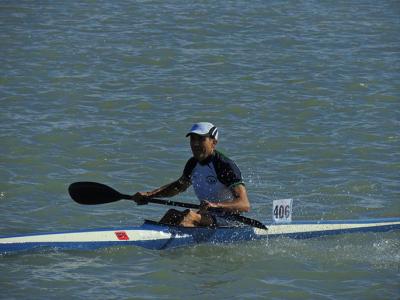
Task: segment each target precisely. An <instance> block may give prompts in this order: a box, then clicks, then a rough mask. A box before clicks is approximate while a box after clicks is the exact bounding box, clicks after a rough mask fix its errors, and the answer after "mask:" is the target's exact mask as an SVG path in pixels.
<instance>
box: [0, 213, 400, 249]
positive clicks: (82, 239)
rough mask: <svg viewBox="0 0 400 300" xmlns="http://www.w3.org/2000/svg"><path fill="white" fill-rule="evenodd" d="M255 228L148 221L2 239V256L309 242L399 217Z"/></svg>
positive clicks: (399, 224) (383, 226)
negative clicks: (272, 240)
mask: <svg viewBox="0 0 400 300" xmlns="http://www.w3.org/2000/svg"><path fill="white" fill-rule="evenodd" d="M265 226H266V229H263V228H257V227H252V226H247V225H243V226H235V227H216V228H212V227H181V226H169V225H165V224H160V223H158V222H155V221H149V220H146V221H145V222H144V224H143V225H141V226H136V227H121V228H114V229H112V228H111V229H110V228H109V229H94V230H93V229H92V230H81V231H70V232H57V233H41V234H29V235H19V236H8V237H0V253H1V254H6V253H13V252H16V251H31V250H46V249H52V250H92V249H98V248H104V247H115V246H139V247H144V248H147V249H153V250H162V249H169V248H177V247H182V246H191V245H195V244H200V243H212V244H225V243H233V242H244V241H253V240H262V239H269V238H277V237H288V238H294V239H308V238H314V237H322V236H330V235H336V234H345V233H355V232H386V231H392V230H399V229H400V218H383V219H364V220H337V221H334V220H330V221H328V220H319V221H294V222H291V223H267V224H265Z"/></svg>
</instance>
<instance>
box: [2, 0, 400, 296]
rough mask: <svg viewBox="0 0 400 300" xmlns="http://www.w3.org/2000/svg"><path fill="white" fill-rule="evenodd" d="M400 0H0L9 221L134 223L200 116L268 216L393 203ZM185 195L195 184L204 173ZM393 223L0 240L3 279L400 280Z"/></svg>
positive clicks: (139, 284)
mask: <svg viewBox="0 0 400 300" xmlns="http://www.w3.org/2000/svg"><path fill="white" fill-rule="evenodd" d="M399 14H400V5H399V3H398V1H379V2H376V1H367V0H365V1H361V0H360V1H351V2H349V1H334V2H329V1H327V2H326V1H324V2H321V1H268V2H266V1H251V2H250V3H249V2H248V1H203V2H198V1H185V2H179V1H170V2H164V1H125V2H123V3H116V2H114V1H96V2H93V1H67V2H65V1H64V2H47V1H35V2H31V1H19V2H13V1H1V2H0V28H1V29H0V40H1V43H0V51H1V56H0V60H1V73H0V97H1V108H2V109H1V111H0V122H1V129H0V138H1V147H0V154H1V160H0V164H1V168H0V178H1V180H0V200H1V201H0V212H1V221H2V222H1V223H2V226H1V227H0V234H1V235H10V234H18V233H32V232H44V231H63V230H75V229H83V228H98V227H110V226H111V227H114V226H118V225H138V224H140V223H141V222H142V220H143V218H149V219H157V218H159V216H161V215H162V213H163V212H164V211H165V209H166V208H165V207H160V206H157V205H149V206H146V207H136V206H134V205H133V204H131V203H127V202H123V201H121V202H118V203H114V204H110V205H102V206H96V207H84V206H79V205H77V204H74V203H73V202H72V201H71V200H70V199H69V197H68V195H67V192H66V190H67V187H68V185H69V184H70V183H72V182H74V181H80V180H91V181H99V182H104V183H107V184H109V185H112V186H113V187H115V188H117V189H118V190H120V191H122V192H124V193H134V192H136V191H144V190H148V189H152V188H155V187H158V186H160V185H162V184H165V183H168V182H170V181H172V180H174V179H176V178H178V177H179V176H180V174H181V171H182V168H183V165H184V164H185V162H186V160H187V159H188V158H189V156H190V150H189V147H188V141H187V139H186V138H185V137H184V135H185V134H186V132H187V130H188V129H189V128H190V126H191V124H192V123H193V122H195V121H200V120H205V121H211V122H213V123H215V124H216V125H217V126H218V127H219V129H220V143H219V145H218V146H219V149H221V150H222V151H223V152H225V153H226V154H228V155H229V156H231V157H232V158H234V159H235V160H236V162H237V163H238V165H239V166H240V168H241V170H242V173H243V176H244V178H245V181H246V183H247V188H248V191H249V196H250V198H251V201H252V211H251V213H249V214H248V215H249V216H250V217H255V218H258V219H260V220H269V219H271V206H272V205H271V204H272V200H273V199H279V198H287V197H292V198H294V199H295V200H294V201H295V202H294V203H295V204H294V205H295V212H294V213H295V216H294V218H296V219H346V218H352V219H353V218H354V219H357V218H369V217H394V216H399V215H400V202H399V196H400V190H399V181H400V180H399V179H400V178H399V174H400V173H399V171H400V163H399V161H400V159H399V158H400V155H399V153H400V152H399V146H400V136H399V124H400V121H399V111H400V101H399V92H400V75H399V71H400V57H399V49H400V38H399V35H398V32H399V31H400V18H399ZM177 200H181V201H188V202H190V201H195V199H194V195H193V192H192V191H189V192H188V193H185V194H183V195H182V196H180V197H179V198H177ZM399 266H400V256H399V234H398V233H395V232H394V233H384V234H355V235H351V236H338V237H331V238H325V239H316V240H308V241H291V240H285V239H279V240H274V241H269V242H265V241H264V242H255V243H245V244H235V245H200V246H196V247H193V248H184V249H177V250H172V251H162V252H154V251H148V250H143V249H139V248H123V247H122V248H116V249H104V250H98V251H91V252H80V251H70V252H41V253H25V254H18V255H8V256H3V257H0V287H1V294H0V298H2V299H43V298H47V299H71V298H73V299H88V298H89V299H96V298H100V299H205V298H209V297H211V296H212V297H215V298H216V299H232V298H233V299H337V298H339V299H378V298H379V299H395V298H398V297H399V295H400V286H399V283H398V282H400V275H399Z"/></svg>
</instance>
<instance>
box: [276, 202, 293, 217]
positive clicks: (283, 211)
mask: <svg viewBox="0 0 400 300" xmlns="http://www.w3.org/2000/svg"><path fill="white" fill-rule="evenodd" d="M274 216H275V219H283V218H285V219H287V218H289V216H290V206H289V205H286V206H284V205H275V207H274Z"/></svg>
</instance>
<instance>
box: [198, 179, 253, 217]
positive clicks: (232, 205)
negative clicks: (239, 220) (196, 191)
mask: <svg viewBox="0 0 400 300" xmlns="http://www.w3.org/2000/svg"><path fill="white" fill-rule="evenodd" d="M232 192H233V196H234V199H233V200H229V201H224V202H219V203H217V202H209V201H203V202H202V209H209V208H222V209H224V210H227V211H230V212H233V213H241V212H248V211H249V210H250V202H249V198H248V197H247V191H246V187H245V186H244V185H243V184H238V185H235V186H233V187H232Z"/></svg>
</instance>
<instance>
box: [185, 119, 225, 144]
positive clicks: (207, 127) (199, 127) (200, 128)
mask: <svg viewBox="0 0 400 300" xmlns="http://www.w3.org/2000/svg"><path fill="white" fill-rule="evenodd" d="M192 133H194V134H198V135H201V136H209V137H211V138H213V139H216V140H218V129H217V127H215V126H214V125H213V124H211V123H208V122H199V123H196V124H193V126H192V128H191V129H190V131H189V132H188V134H186V136H189V135H191V134H192Z"/></svg>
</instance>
